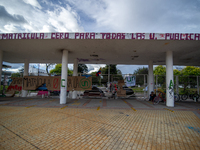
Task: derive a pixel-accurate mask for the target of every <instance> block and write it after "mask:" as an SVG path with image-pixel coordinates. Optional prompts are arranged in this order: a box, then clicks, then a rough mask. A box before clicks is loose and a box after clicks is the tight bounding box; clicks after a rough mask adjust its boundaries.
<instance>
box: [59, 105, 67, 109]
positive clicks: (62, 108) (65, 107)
mask: <svg viewBox="0 0 200 150" xmlns="http://www.w3.org/2000/svg"><path fill="white" fill-rule="evenodd" d="M66 107H68V106H65V107H62V108H60V109H65V108H66Z"/></svg>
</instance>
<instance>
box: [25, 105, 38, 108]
mask: <svg viewBox="0 0 200 150" xmlns="http://www.w3.org/2000/svg"><path fill="white" fill-rule="evenodd" d="M34 106H36V105H31V106H28V107H26V108H31V107H34Z"/></svg>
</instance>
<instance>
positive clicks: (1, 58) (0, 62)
mask: <svg viewBox="0 0 200 150" xmlns="http://www.w3.org/2000/svg"><path fill="white" fill-rule="evenodd" d="M2 63H3V51H2V50H0V79H1V74H2ZM0 81H1V80H0Z"/></svg>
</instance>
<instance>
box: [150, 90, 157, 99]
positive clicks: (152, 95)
mask: <svg viewBox="0 0 200 150" xmlns="http://www.w3.org/2000/svg"><path fill="white" fill-rule="evenodd" d="M155 97H156V94H154V92H153V91H152V92H151V94H150V97H149V101H153V100H154V98H155Z"/></svg>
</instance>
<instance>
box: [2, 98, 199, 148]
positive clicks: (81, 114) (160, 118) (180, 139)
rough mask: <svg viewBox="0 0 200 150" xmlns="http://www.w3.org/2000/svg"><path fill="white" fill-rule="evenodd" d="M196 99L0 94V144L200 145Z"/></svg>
mask: <svg viewBox="0 0 200 150" xmlns="http://www.w3.org/2000/svg"><path fill="white" fill-rule="evenodd" d="M199 116H200V102H198V103H193V102H179V103H175V107H174V108H169V107H166V106H165V105H164V104H158V105H153V104H152V103H151V102H148V101H143V100H139V99H117V100H114V99H77V100H69V102H68V103H67V104H65V105H60V104H59V99H56V98H55V99H53V98H48V99H47V98H45V99H40V98H0V149H77V150H80V149H95V150H96V149H117V150H118V149H200V119H199V118H198V117H199Z"/></svg>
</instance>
